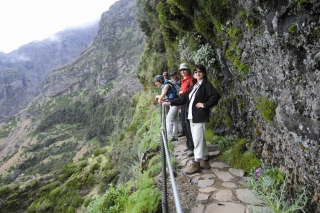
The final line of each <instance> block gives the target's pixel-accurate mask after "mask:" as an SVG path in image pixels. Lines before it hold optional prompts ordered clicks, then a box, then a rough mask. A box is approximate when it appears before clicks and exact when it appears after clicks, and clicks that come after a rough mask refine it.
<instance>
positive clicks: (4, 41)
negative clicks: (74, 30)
mask: <svg viewBox="0 0 320 213" xmlns="http://www.w3.org/2000/svg"><path fill="white" fill-rule="evenodd" d="M116 1H117V0H0V51H2V52H5V53H8V52H10V51H12V50H15V49H17V48H18V47H20V46H22V45H24V44H27V43H29V42H32V41H34V40H38V41H40V40H43V39H45V38H48V37H50V36H51V35H53V34H55V33H57V32H59V31H61V30H64V29H65V28H67V27H71V26H80V25H85V24H88V23H90V22H91V23H92V22H94V21H97V20H100V17H101V14H102V13H103V12H104V11H107V10H108V9H109V7H110V6H111V5H112V4H113V3H114V2H116Z"/></svg>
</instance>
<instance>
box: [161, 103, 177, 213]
mask: <svg viewBox="0 0 320 213" xmlns="http://www.w3.org/2000/svg"><path fill="white" fill-rule="evenodd" d="M167 109H168V108H167V107H166V106H162V107H161V125H162V127H161V160H162V178H163V185H162V187H163V189H162V212H164V213H166V212H168V202H167V169H166V163H168V170H169V173H170V178H171V185H172V191H173V195H174V201H175V205H176V211H177V213H182V209H181V204H180V199H179V195H178V190H177V187H176V182H175V180H174V175H173V170H172V167H171V161H170V155H169V148H168V144H167V143H168V141H167V129H166V116H165V115H166V113H167ZM166 159H168V160H167V161H166Z"/></svg>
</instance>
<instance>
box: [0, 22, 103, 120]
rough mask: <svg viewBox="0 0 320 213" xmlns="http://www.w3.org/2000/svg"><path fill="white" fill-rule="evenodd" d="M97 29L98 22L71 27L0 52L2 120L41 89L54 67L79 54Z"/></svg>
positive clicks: (0, 113)
mask: <svg viewBox="0 0 320 213" xmlns="http://www.w3.org/2000/svg"><path fill="white" fill-rule="evenodd" d="M97 31H98V23H93V24H91V25H90V26H86V27H81V28H69V29H66V30H64V31H61V32H58V33H56V34H55V35H54V36H52V37H51V38H47V39H45V40H42V41H33V42H31V43H29V44H26V45H23V46H21V47H19V48H18V49H17V50H14V51H12V52H10V53H8V54H1V55H0V108H1V111H0V120H1V118H5V117H8V116H9V118H10V117H12V116H13V115H15V114H16V113H17V112H18V111H19V110H21V109H22V108H24V107H26V106H27V105H28V103H29V102H30V101H32V100H33V98H34V97H35V96H36V95H37V94H38V93H39V90H40V88H41V85H42V84H43V81H44V80H45V78H46V77H47V75H48V73H49V72H50V71H51V70H52V69H53V68H55V67H59V66H61V65H64V64H67V63H70V62H72V61H73V60H75V59H76V58H77V57H79V55H80V53H81V52H82V51H83V50H85V49H86V48H87V47H88V45H89V44H90V43H92V41H93V38H94V37H95V36H96V34H97Z"/></svg>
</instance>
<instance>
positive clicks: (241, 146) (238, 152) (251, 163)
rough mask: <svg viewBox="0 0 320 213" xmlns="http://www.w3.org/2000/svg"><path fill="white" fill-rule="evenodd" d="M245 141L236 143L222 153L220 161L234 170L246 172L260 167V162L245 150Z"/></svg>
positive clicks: (252, 153) (253, 154) (250, 152)
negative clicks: (238, 169) (239, 169)
mask: <svg viewBox="0 0 320 213" xmlns="http://www.w3.org/2000/svg"><path fill="white" fill-rule="evenodd" d="M246 143H247V140H246V139H241V140H239V141H237V142H236V143H235V144H234V145H233V147H231V148H229V149H228V150H227V151H225V152H223V153H222V155H221V157H220V159H221V160H223V161H224V162H226V163H228V164H230V165H231V166H233V167H234V168H241V169H243V170H244V171H246V172H249V171H251V170H252V169H253V168H256V167H258V166H259V165H260V160H259V159H258V158H257V156H256V154H255V153H254V152H253V151H250V150H247V148H246Z"/></svg>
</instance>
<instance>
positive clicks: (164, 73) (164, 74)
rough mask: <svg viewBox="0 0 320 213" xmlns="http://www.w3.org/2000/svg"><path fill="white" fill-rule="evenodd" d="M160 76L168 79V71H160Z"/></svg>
mask: <svg viewBox="0 0 320 213" xmlns="http://www.w3.org/2000/svg"><path fill="white" fill-rule="evenodd" d="M162 76H163V77H164V79H167V80H168V72H166V71H165V72H163V73H162Z"/></svg>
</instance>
